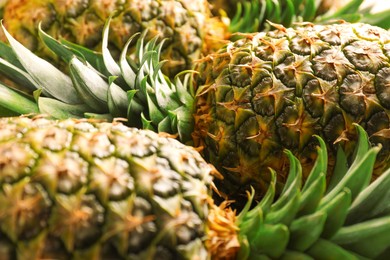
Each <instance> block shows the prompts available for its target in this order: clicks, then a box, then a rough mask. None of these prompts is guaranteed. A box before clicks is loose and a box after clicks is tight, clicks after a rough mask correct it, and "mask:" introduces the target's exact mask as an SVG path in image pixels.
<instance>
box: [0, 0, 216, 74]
mask: <svg viewBox="0 0 390 260" xmlns="http://www.w3.org/2000/svg"><path fill="white" fill-rule="evenodd" d="M114 11H117V13H116V15H115V17H114V19H113V21H112V23H111V25H112V27H111V28H112V30H111V35H110V45H111V49H113V50H114V48H115V49H116V50H121V49H122V48H123V46H124V45H125V43H126V41H127V39H128V38H129V37H130V36H131V35H133V34H134V33H136V32H143V31H145V30H148V34H149V36H150V38H151V37H154V36H157V35H158V36H160V37H161V39H163V38H166V39H167V43H166V44H165V45H164V49H163V58H164V59H167V60H168V61H169V62H168V64H167V65H166V67H167V69H166V72H167V73H170V74H172V75H174V73H177V72H179V71H181V70H183V69H186V68H190V64H191V62H192V61H193V60H194V59H197V58H199V56H200V53H201V52H202V48H203V44H204V39H205V27H206V26H207V27H209V29H210V30H211V28H213V26H212V25H211V24H212V22H210V21H209V20H208V19H209V16H210V14H209V9H208V4H207V1H205V0H195V1H188V0H163V1H157V0H126V1H124V0H120V1H117V0H104V1H86V0H72V1H63V0H34V1H31V0H10V1H8V3H7V5H6V6H5V9H4V17H3V18H4V24H5V26H6V28H7V29H8V30H9V32H10V33H11V34H12V35H14V36H15V37H16V39H17V40H19V41H20V42H22V43H23V44H24V45H26V46H27V47H28V48H29V49H31V50H33V51H35V52H38V53H40V54H44V55H45V56H47V55H48V52H45V49H44V48H43V44H42V43H41V42H40V40H39V38H38V37H37V35H38V31H37V28H38V24H39V23H41V26H42V29H43V30H44V31H46V32H47V33H49V34H50V35H52V36H53V37H55V38H59V37H62V38H65V39H67V40H70V41H72V42H74V43H77V44H81V45H83V46H85V47H88V48H96V49H97V50H100V47H101V42H102V37H101V34H102V29H103V25H104V23H105V21H106V20H107V19H108V17H109V16H110V15H111V14H113V12H114ZM206 23H208V24H206ZM221 25H222V24H221ZM213 30H214V29H213ZM210 33H216V31H212V32H210ZM222 33H223V32H222ZM214 37H218V36H217V35H215V36H214ZM207 48H210V47H209V46H208V47H207Z"/></svg>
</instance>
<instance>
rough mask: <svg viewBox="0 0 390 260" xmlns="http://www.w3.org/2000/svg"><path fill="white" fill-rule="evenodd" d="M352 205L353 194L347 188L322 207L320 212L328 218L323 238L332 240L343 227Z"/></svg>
mask: <svg viewBox="0 0 390 260" xmlns="http://www.w3.org/2000/svg"><path fill="white" fill-rule="evenodd" d="M351 203H352V199H351V192H350V190H349V189H348V188H345V189H344V190H343V191H342V192H340V193H339V194H337V196H335V197H334V198H333V199H332V200H331V201H329V202H328V203H327V204H323V205H322V206H321V207H320V209H319V211H321V212H326V214H327V216H328V218H327V219H326V222H325V228H324V232H323V233H322V234H321V237H323V238H330V237H332V236H333V235H334V234H335V233H336V232H337V231H338V230H339V229H340V228H341V227H342V226H343V224H344V222H345V219H346V217H347V213H348V208H349V206H350V205H351Z"/></svg>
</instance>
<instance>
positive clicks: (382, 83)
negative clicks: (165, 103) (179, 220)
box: [194, 23, 390, 198]
mask: <svg viewBox="0 0 390 260" xmlns="http://www.w3.org/2000/svg"><path fill="white" fill-rule="evenodd" d="M274 26H275V27H276V30H274V31H270V32H267V33H266V32H261V33H255V34H244V35H241V36H242V39H240V40H237V41H235V42H231V43H230V44H228V45H226V46H225V47H224V48H222V49H221V50H220V51H219V52H218V53H216V54H211V55H210V56H208V57H205V58H204V59H203V62H202V63H200V64H199V66H198V67H197V71H198V72H199V73H198V74H196V75H195V77H196V87H197V88H198V92H197V95H196V98H195V100H196V103H197V107H196V109H197V111H196V112H195V131H194V136H195V137H196V139H195V141H197V145H199V146H201V147H205V149H204V154H205V157H206V158H207V160H209V161H210V162H211V163H213V164H214V165H216V166H217V169H218V170H219V171H220V172H221V173H222V174H223V175H224V176H225V179H224V181H223V183H222V184H221V187H223V188H222V191H223V192H226V193H227V195H232V198H237V196H240V195H241V196H246V195H245V190H248V189H249V186H251V185H252V186H254V187H255V188H256V190H257V191H258V192H259V193H260V194H261V193H264V192H265V191H266V187H267V183H269V180H270V175H269V171H268V170H267V167H272V168H274V169H275V170H276V171H277V172H278V175H279V176H278V179H279V181H280V182H281V183H284V182H285V179H286V176H285V174H284V173H287V171H288V167H287V166H288V160H286V157H285V156H283V153H282V151H283V149H284V148H288V149H290V150H292V152H293V153H294V154H295V155H296V156H297V157H298V158H299V159H300V161H301V163H302V165H303V168H304V176H305V177H306V176H307V173H308V170H310V168H311V167H310V166H311V165H312V164H313V162H314V160H315V156H316V153H315V145H314V143H315V139H314V138H313V137H312V136H313V134H316V135H319V136H321V137H323V138H324V140H326V142H327V143H328V149H329V150H330V151H332V152H331V153H330V159H329V162H330V163H331V165H332V164H334V156H332V154H333V153H334V152H333V151H336V149H337V145H339V144H341V145H342V146H343V147H344V149H345V151H346V153H347V155H348V156H350V155H351V154H352V152H353V148H354V144H355V143H356V140H357V138H356V132H355V128H354V127H353V123H359V124H360V125H362V126H363V127H364V128H365V130H366V131H367V132H368V134H369V136H370V141H371V142H372V143H373V144H378V143H380V144H381V145H382V146H383V148H382V150H381V153H380V155H379V156H378V162H377V164H376V168H377V170H376V172H378V173H380V172H381V171H383V169H386V168H388V167H389V165H390V164H389V162H390V156H389V154H390V153H389V149H390V139H389V135H388V134H386V133H387V132H388V130H389V129H390V112H389V110H388V106H389V100H388V99H387V97H388V95H387V93H388V91H389V89H390V88H389V87H388V85H389V84H388V78H389V76H388V74H387V72H388V71H389V70H388V67H389V65H390V62H389V61H390V57H389V56H388V52H387V49H388V47H387V46H388V45H389V44H390V35H389V33H388V32H387V31H385V30H383V29H381V28H378V27H374V26H370V25H367V24H349V23H340V24H333V25H313V24H300V25H297V26H296V27H294V28H284V27H283V26H280V25H274ZM330 169H331V167H330ZM381 169H382V170H381Z"/></svg>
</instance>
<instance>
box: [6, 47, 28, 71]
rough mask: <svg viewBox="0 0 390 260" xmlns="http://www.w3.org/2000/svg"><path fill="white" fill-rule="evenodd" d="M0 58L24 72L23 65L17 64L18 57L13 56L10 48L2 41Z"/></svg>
mask: <svg viewBox="0 0 390 260" xmlns="http://www.w3.org/2000/svg"><path fill="white" fill-rule="evenodd" d="M0 57H2V58H3V59H4V60H6V61H8V62H9V63H11V64H12V65H14V66H15V67H17V68H19V69H21V70H24V71H26V70H25V69H24V67H23V65H22V64H21V63H20V62H19V60H18V57H17V56H16V55H15V53H14V51H13V50H12V48H11V47H10V46H9V45H8V44H6V43H5V42H3V41H0Z"/></svg>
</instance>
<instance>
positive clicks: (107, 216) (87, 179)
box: [0, 117, 212, 259]
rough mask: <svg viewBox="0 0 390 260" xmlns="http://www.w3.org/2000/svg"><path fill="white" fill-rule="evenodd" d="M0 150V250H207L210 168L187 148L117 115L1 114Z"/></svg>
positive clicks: (145, 254) (133, 254) (81, 253)
mask: <svg viewBox="0 0 390 260" xmlns="http://www.w3.org/2000/svg"><path fill="white" fill-rule="evenodd" d="M10 132H12V133H13V134H10ZM124 140H126V141H124ZM0 153H1V154H2V156H1V159H0V223H1V224H0V237H1V239H0V252H2V256H5V257H6V258H7V257H11V258H12V256H16V257H17V258H20V259H26V258H58V259H62V258H63V257H67V258H72V257H85V258H94V257H97V256H100V257H102V258H105V257H110V258H112V257H114V258H131V259H135V258H137V259H138V258H141V259H145V258H146V259H151V258H153V259H154V258H155V257H157V256H162V257H163V258H164V259H189V258H190V256H191V254H192V253H193V252H197V253H199V254H204V253H205V252H206V251H205V250H206V248H205V246H204V243H203V236H204V235H205V221H206V218H207V214H208V203H209V195H210V194H209V188H208V187H209V185H210V183H211V176H210V175H209V173H210V171H211V169H212V168H211V167H209V166H208V164H207V163H205V162H204V161H203V160H202V158H201V157H200V155H199V154H198V153H197V152H195V150H194V149H192V148H191V147H186V146H184V145H182V144H180V143H179V142H177V141H176V140H173V139H169V138H165V137H161V136H158V135H157V134H155V133H153V132H151V131H146V130H136V129H131V128H127V127H125V126H124V125H122V124H121V123H119V122H114V123H113V124H110V123H104V122H97V121H91V120H77V121H76V120H71V119H69V120H64V121H52V120H48V119H46V118H42V117H36V118H32V119H31V118H27V117H20V118H13V119H10V118H3V119H0ZM7 259H8V258H7Z"/></svg>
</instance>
